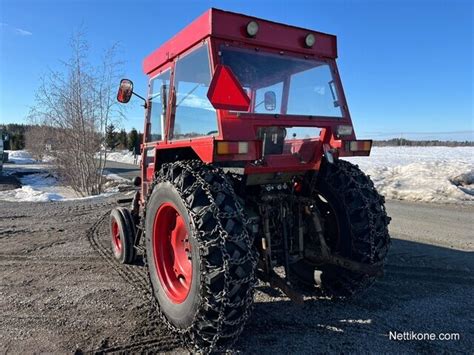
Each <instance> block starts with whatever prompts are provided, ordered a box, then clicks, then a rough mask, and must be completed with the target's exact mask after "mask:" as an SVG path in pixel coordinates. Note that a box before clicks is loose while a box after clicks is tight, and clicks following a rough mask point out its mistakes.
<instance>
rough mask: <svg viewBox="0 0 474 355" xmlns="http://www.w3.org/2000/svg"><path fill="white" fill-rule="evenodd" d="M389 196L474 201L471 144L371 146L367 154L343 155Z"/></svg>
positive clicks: (445, 200)
mask: <svg viewBox="0 0 474 355" xmlns="http://www.w3.org/2000/svg"><path fill="white" fill-rule="evenodd" d="M344 159H346V160H349V161H350V162H352V163H354V164H357V165H359V167H360V168H361V169H362V170H363V171H364V172H365V173H366V174H368V175H370V177H371V178H372V180H373V181H374V183H375V185H376V187H377V189H378V190H379V192H380V193H381V194H382V195H385V197H386V198H388V199H399V200H410V201H423V202H438V203H458V202H461V203H472V202H474V148H473V147H374V148H373V149H372V153H371V156H370V157H352V158H344Z"/></svg>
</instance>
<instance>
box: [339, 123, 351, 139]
mask: <svg viewBox="0 0 474 355" xmlns="http://www.w3.org/2000/svg"><path fill="white" fill-rule="evenodd" d="M336 134H337V136H338V137H342V136H350V135H351V134H352V126H342V125H341V126H337V127H336Z"/></svg>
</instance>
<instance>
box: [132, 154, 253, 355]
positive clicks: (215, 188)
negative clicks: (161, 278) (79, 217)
mask: <svg viewBox="0 0 474 355" xmlns="http://www.w3.org/2000/svg"><path fill="white" fill-rule="evenodd" d="M183 172H186V173H188V174H190V175H191V176H192V177H193V179H194V182H193V183H192V184H191V185H190V186H188V187H186V188H185V190H184V191H182V188H183V186H176V179H177V177H178V176H179V175H180V174H182V173H183ZM161 182H170V183H171V184H173V185H174V186H175V187H176V188H177V190H178V193H179V195H180V197H181V199H182V201H183V204H184V205H185V207H186V209H187V212H188V213H189V215H190V217H191V219H192V220H193V221H198V220H200V218H202V216H201V215H200V214H199V213H197V214H196V213H195V212H193V211H192V210H191V208H190V206H189V203H188V202H187V199H186V198H187V197H189V196H191V195H193V193H194V192H195V191H196V190H197V189H198V188H201V189H202V190H203V191H204V192H205V195H206V196H207V198H208V200H209V207H210V208H211V209H212V213H213V216H214V218H215V220H216V222H217V223H216V227H215V228H214V230H213V231H212V232H211V233H210V234H211V235H212V234H214V233H216V232H217V231H218V236H217V238H213V239H211V240H207V239H204V236H206V232H203V231H199V230H197V228H196V227H195V226H194V223H192V224H193V226H192V228H191V229H192V230H191V233H195V235H194V236H195V238H196V239H197V240H198V242H199V249H200V250H199V256H200V258H201V260H200V261H201V263H200V264H201V272H202V271H203V270H211V269H213V272H215V266H211V265H210V264H209V263H208V261H207V260H206V258H205V257H204V256H205V255H206V253H207V250H208V247H210V246H214V247H218V248H219V249H220V251H221V253H222V258H223V267H222V269H221V270H219V272H221V273H223V274H224V287H223V289H222V291H220V292H219V293H218V294H214V293H213V292H212V290H211V289H210V287H209V285H208V284H207V283H206V275H205V274H204V273H203V275H202V276H203V277H201V285H200V290H199V292H200V295H201V297H202V298H203V299H204V300H205V305H204V307H203V306H202V305H201V306H200V307H198V310H197V312H196V314H195V315H194V319H193V322H192V323H191V325H190V326H189V327H188V328H186V329H180V328H177V327H175V326H174V325H173V324H172V323H170V322H169V321H168V319H167V318H166V316H165V315H164V314H163V312H161V311H160V309H159V304H158V301H157V300H156V298H155V297H154V296H153V297H152V307H153V308H154V309H158V311H159V312H158V313H159V315H160V318H161V320H162V322H163V323H164V324H166V326H167V328H168V329H169V330H170V331H172V332H174V333H177V334H178V335H179V336H180V338H181V339H182V341H183V343H184V344H185V345H186V346H187V347H190V348H192V349H193V350H194V351H196V352H198V353H210V352H212V351H217V350H225V349H219V348H220V346H219V345H220V344H218V341H219V339H223V338H225V339H226V340H225V346H226V347H227V346H232V344H233V343H234V342H235V341H236V339H237V337H238V336H239V335H240V333H241V332H242V330H243V328H244V326H245V323H246V321H247V320H248V318H249V316H250V314H251V311H252V307H253V290H254V288H255V285H256V282H257V279H256V276H255V274H256V273H255V271H256V267H257V263H258V255H257V253H256V251H255V249H254V246H253V237H252V236H251V235H249V233H248V232H247V228H246V226H247V225H248V221H247V219H246V218H245V215H244V211H243V207H242V205H241V203H240V202H239V198H238V196H237V195H236V194H235V192H234V188H233V186H232V184H231V182H230V181H229V177H228V176H226V174H225V173H224V172H223V171H222V170H221V169H218V168H215V167H212V166H210V165H204V164H203V163H201V162H199V161H178V162H175V163H170V164H164V165H163V167H162V169H161V170H160V171H159V172H157V173H156V174H155V179H154V180H153V182H152V184H151V185H150V187H149V189H148V194H147V197H146V199H145V206H144V208H143V210H142V211H143V215H142V218H141V229H142V231H143V233H144V234H145V230H146V228H145V218H146V216H145V213H146V204H147V202H148V201H149V198H150V196H151V194H152V192H153V189H154V187H155V186H156V185H157V184H158V183H161ZM219 192H224V193H225V194H226V195H230V196H231V197H232V198H233V200H234V206H232V207H233V209H234V210H233V211H231V212H229V211H220V210H219V207H218V205H219V204H217V203H216V197H218V193H219ZM227 218H236V219H239V220H240V221H242V224H243V228H242V233H240V235H237V236H231V235H229V233H227V231H226V230H225V226H224V225H223V222H222V219H227ZM228 240H229V241H232V242H239V243H241V242H244V243H245V244H246V246H247V250H249V253H247V254H246V255H241V257H240V258H238V259H235V257H234V256H231V255H230V254H229V252H228V251H227V249H226V241H228ZM144 253H145V255H144V262H145V266H146V267H147V269H148V263H147V257H146V248H144ZM248 261H250V262H251V266H252V271H251V272H250V273H249V274H248V276H247V277H245V278H238V277H233V276H232V275H231V272H230V270H231V267H233V266H236V265H240V264H244V263H246V262H248ZM148 277H149V278H150V271H149V269H148ZM149 283H150V287H151V285H152V283H151V280H149ZM243 284H248V286H247V291H246V294H245V296H244V297H243V298H242V299H241V300H240V301H238V302H232V300H231V299H230V297H229V291H230V290H232V289H233V288H235V287H238V286H239V285H243ZM151 293H152V295H154V292H153V290H152V292H151ZM204 295H206V296H204ZM210 298H212V301H214V302H211V300H210ZM155 307H156V308H155ZM229 308H231V309H232V308H233V309H234V310H235V311H236V312H240V310H239V308H240V309H243V312H242V313H241V314H240V316H239V317H238V318H236V319H234V320H229V319H227V317H228V316H229V315H230V314H231V315H232V317H235V312H233V311H229ZM209 310H212V311H214V312H216V313H217V314H218V317H217V319H212V320H209V319H207V318H205V317H206V313H207V312H208V311H209ZM232 313H234V314H232ZM204 322H205V324H206V327H208V326H212V327H214V329H215V330H214V331H213V332H212V333H213V335H212V336H209V334H204V333H203V332H202V330H201V329H199V327H198V325H199V324H200V323H201V324H202V323H204ZM206 333H209V332H206Z"/></svg>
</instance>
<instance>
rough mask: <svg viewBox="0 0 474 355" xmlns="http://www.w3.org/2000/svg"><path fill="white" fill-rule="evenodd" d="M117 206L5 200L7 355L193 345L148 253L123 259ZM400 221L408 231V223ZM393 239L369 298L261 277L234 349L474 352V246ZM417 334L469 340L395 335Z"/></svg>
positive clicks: (0, 206)
mask: <svg viewBox="0 0 474 355" xmlns="http://www.w3.org/2000/svg"><path fill="white" fill-rule="evenodd" d="M114 206H116V204H115V199H112V198H110V199H94V200H89V201H87V200H84V201H71V202H49V203H28V202H21V203H16V202H0V280H1V283H0V314H1V317H0V352H2V353H40V352H48V353H66V352H69V353H70V352H77V353H82V352H83V353H91V352H92V353H95V352H96V353H106V352H107V353H114V352H115V353H123V352H139V353H146V352H155V353H156V352H173V353H174V352H178V353H179V352H185V351H186V350H185V349H183V348H182V347H181V344H180V342H179V339H177V338H176V337H175V336H173V335H172V334H170V333H169V331H168V330H167V329H165V328H164V326H163V324H162V323H161V322H160V320H159V318H158V317H157V315H156V313H155V312H154V311H153V309H154V308H153V307H150V293H149V287H148V279H147V275H146V271H145V270H144V268H143V267H141V266H140V257H139V258H138V261H137V264H138V265H120V264H119V263H118V262H116V261H115V260H114V259H113V255H112V251H111V248H110V239H109V230H108V229H109V226H108V213H109V212H110V210H111V209H112V208H113V207H114ZM469 211H470V212H469V213H472V212H473V210H472V208H471V207H469ZM471 215H472V214H471ZM453 223H454V222H453ZM391 227H394V228H397V220H396V218H394V220H392V225H391ZM392 235H393V237H394V239H393V244H392V248H391V250H390V252H389V256H388V263H387V265H386V268H385V276H384V278H383V279H381V280H379V281H377V282H376V283H375V284H374V286H373V287H372V288H371V289H369V291H368V292H366V293H365V294H364V295H363V296H362V297H359V298H356V299H353V300H351V301H345V302H335V301H333V300H330V299H326V298H318V297H307V298H306V302H305V304H304V305H303V306H299V305H296V304H293V303H292V302H291V301H289V300H288V298H286V297H284V296H283V295H282V294H281V293H280V292H278V291H275V290H272V289H270V288H269V287H268V286H267V285H266V284H259V285H258V287H257V292H256V296H255V301H256V302H255V307H254V310H253V314H252V316H251V318H250V321H249V323H248V324H247V326H246V327H245V329H244V332H243V334H242V335H241V336H240V338H239V340H238V341H237V343H236V345H235V347H234V348H233V350H234V351H241V352H243V353H254V352H256V351H258V352H259V353H293V352H297V353H314V352H318V353H322V352H338V353H340V352H367V351H369V352H409V353H420V352H421V353H433V352H449V353H451V352H461V353H469V352H471V351H472V349H473V347H474V344H473V339H472V334H474V325H473V324H474V322H473V321H472V314H474V305H473V302H472V297H471V295H472V294H473V293H474V278H473V275H472V271H473V270H474V261H473V258H472V249H469V248H468V249H466V248H467V247H466V248H465V247H463V245H461V244H459V245H457V244H456V243H455V242H454V241H453V242H452V246H451V247H441V246H435V245H431V244H429V243H427V242H426V241H424V242H420V241H419V240H416V239H414V238H413V237H410V238H412V239H411V240H410V239H409V238H408V236H405V235H404V236H403V239H400V238H397V234H396V233H395V234H393V233H392ZM412 331H413V332H416V333H434V334H435V335H437V336H438V335H439V334H445V333H453V334H454V333H458V334H459V339H452V340H445V341H441V340H439V339H438V340H434V341H432V340H401V341H396V340H391V339H390V338H389V333H390V332H399V333H400V332H412Z"/></svg>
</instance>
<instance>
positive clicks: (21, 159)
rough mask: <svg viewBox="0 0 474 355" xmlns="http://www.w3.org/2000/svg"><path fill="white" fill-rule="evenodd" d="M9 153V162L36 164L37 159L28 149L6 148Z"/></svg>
mask: <svg viewBox="0 0 474 355" xmlns="http://www.w3.org/2000/svg"><path fill="white" fill-rule="evenodd" d="M5 153H8V162H9V163H14V164H35V163H37V161H36V160H35V159H33V158H32V157H31V155H30V153H28V152H27V151H26V150H5Z"/></svg>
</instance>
